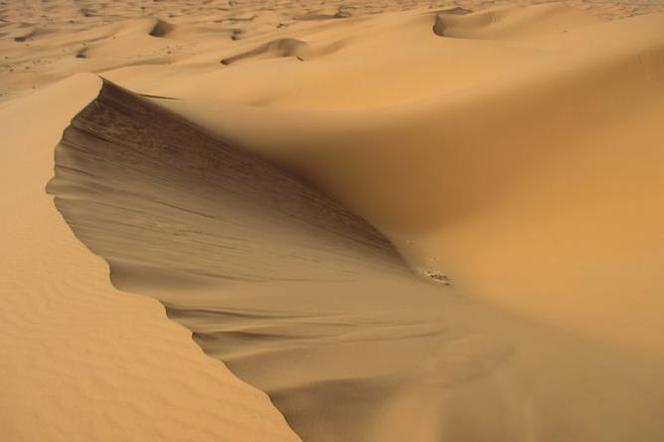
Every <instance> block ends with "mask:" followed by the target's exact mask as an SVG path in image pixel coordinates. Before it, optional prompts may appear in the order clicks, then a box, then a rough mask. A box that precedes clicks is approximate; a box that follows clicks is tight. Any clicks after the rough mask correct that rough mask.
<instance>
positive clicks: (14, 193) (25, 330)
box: [0, 75, 299, 441]
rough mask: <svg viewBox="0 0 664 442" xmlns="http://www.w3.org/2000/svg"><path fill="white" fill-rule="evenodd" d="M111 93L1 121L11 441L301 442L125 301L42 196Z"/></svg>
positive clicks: (74, 90)
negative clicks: (62, 148)
mask: <svg viewBox="0 0 664 442" xmlns="http://www.w3.org/2000/svg"><path fill="white" fill-rule="evenodd" d="M100 88H101V81H100V79H99V78H98V77H97V76H94V75H79V76H76V77H73V78H71V79H68V80H65V81H64V82H62V83H59V84H57V85H55V86H51V87H49V88H47V89H45V90H43V91H40V92H39V93H36V94H33V95H32V96H30V97H27V98H25V99H23V100H20V101H16V102H12V103H9V104H6V105H5V106H3V107H2V108H1V109H0V126H1V130H0V140H1V141H2V143H1V144H2V145H3V146H5V147H13V148H12V149H9V148H6V149H2V152H1V153H0V155H2V164H4V165H5V167H4V168H3V173H2V174H0V182H1V183H2V186H3V187H4V188H5V189H11V190H10V191H7V192H6V193H5V196H4V197H3V198H2V199H1V200H0V204H1V209H2V213H3V217H2V219H1V221H0V224H1V225H2V228H1V230H0V238H1V239H0V241H1V242H2V244H3V248H6V249H7V250H12V253H11V255H10V254H8V253H4V254H2V256H1V257H0V260H1V261H2V265H1V266H0V292H1V293H2V298H3V306H2V309H0V315H1V320H0V351H2V354H3V358H2V362H0V386H1V387H2V390H3V407H5V408H4V410H5V411H3V412H2V413H0V428H2V432H3V438H4V439H5V440H12V441H19V440H21V441H37V440H49V441H77V440H80V441H91V440H94V441H118V440H137V441H138V440H142V441H154V440H164V441H165V440H173V441H185V440H189V441H205V440H209V441H218V440H240V439H241V440H254V441H265V440H279V441H280V440H284V441H286V440H299V438H298V437H297V436H296V435H295V434H293V433H292V431H291V430H290V429H289V428H288V426H287V425H286V423H285V421H284V420H283V417H282V416H281V415H280V414H279V413H278V412H277V411H276V410H275V409H274V408H273V407H272V405H271V404H270V402H269V400H268V399H267V397H266V396H265V395H264V394H263V393H261V392H260V391H258V390H256V389H254V388H252V387H249V386H247V385H246V384H244V383H242V382H240V381H238V380H237V379H236V378H235V377H234V376H233V375H232V374H231V373H229V372H228V370H227V369H226V368H225V367H224V366H223V364H221V363H219V362H218V361H215V360H212V359H210V358H207V357H206V356H204V355H203V354H202V353H201V352H200V350H199V349H198V348H197V347H196V346H195V344H194V343H193V342H192V341H191V338H190V333H189V332H188V331H186V330H185V329H183V328H181V327H179V326H177V325H175V324H174V323H172V322H171V321H166V320H164V319H165V317H164V313H163V308H162V307H161V306H159V305H158V304H157V303H156V302H154V301H152V300H149V299H147V298H144V297H141V296H133V295H128V294H122V295H121V294H119V293H118V292H117V291H116V290H115V289H114V288H113V287H112V286H111V285H110V284H109V281H108V276H107V275H108V270H107V267H106V265H105V264H104V263H103V262H102V261H101V260H99V259H97V258H93V257H92V255H91V254H90V252H89V251H88V250H86V249H85V247H84V246H83V245H82V244H81V243H80V242H79V241H78V240H77V239H76V238H75V237H74V236H73V235H72V233H71V231H70V230H69V228H68V227H67V225H66V223H65V222H64V221H63V220H62V218H61V217H60V215H59V214H58V213H57V212H56V211H55V210H53V205H52V201H51V198H50V197H49V196H48V195H46V194H45V193H44V185H45V183H46V182H47V181H48V180H49V179H50V178H51V176H52V173H53V172H52V170H53V169H52V168H53V150H52V146H53V145H54V144H55V143H56V142H57V140H58V139H59V137H60V136H61V131H62V128H63V127H65V126H66V125H67V124H68V123H69V120H70V119H71V118H72V117H73V116H74V114H75V113H77V112H78V111H79V110H80V109H81V108H83V107H84V106H85V105H87V104H88V102H90V101H91V100H93V99H94V98H95V96H96V95H97V93H98V91H99V90H100Z"/></svg>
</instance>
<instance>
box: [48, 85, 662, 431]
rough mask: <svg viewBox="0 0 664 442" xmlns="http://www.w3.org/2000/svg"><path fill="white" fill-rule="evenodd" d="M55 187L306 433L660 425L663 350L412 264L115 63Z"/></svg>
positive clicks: (85, 114)
mask: <svg viewBox="0 0 664 442" xmlns="http://www.w3.org/2000/svg"><path fill="white" fill-rule="evenodd" d="M169 102H171V101H169ZM48 191H49V192H50V193H51V194H53V195H54V196H55V204H56V206H57V208H58V210H60V212H61V213H62V214H63V216H64V218H65V219H66V220H67V222H68V223H69V225H70V227H71V228H72V230H73V231H74V233H75V234H76V235H77V237H78V238H79V239H81V240H82V241H83V242H84V243H85V244H86V245H87V246H88V247H90V249H91V250H92V251H94V252H95V253H97V254H99V255H100V256H102V257H104V258H105V259H106V260H107V261H108V262H109V264H110V268H111V279H112V281H113V283H114V284H115V285H116V286H117V287H118V288H120V289H122V290H125V291H131V292H138V293H143V294H148V295H150V296H153V297H155V298H156V299H158V300H159V301H160V302H161V303H162V304H163V305H164V306H165V307H166V310H167V313H168V315H169V317H170V318H171V319H173V320H176V321H178V322H179V323H181V324H182V325H184V326H185V327H187V328H188V329H189V330H191V331H192V333H193V338H194V340H195V341H196V342H197V343H198V344H199V345H200V346H201V348H202V349H203V350H204V351H205V352H206V353H207V354H208V355H210V356H212V357H215V358H218V359H220V360H222V361H224V362H225V363H226V364H227V365H228V366H229V368H231V370H232V371H233V372H234V373H236V374H237V375H239V376H240V377H241V378H243V379H244V380H246V381H248V382H250V383H251V384H253V385H255V386H257V387H259V388H260V389H262V390H263V391H265V392H266V393H268V395H269V396H270V398H271V399H272V401H273V402H274V404H275V405H276V406H277V407H278V409H279V410H280V411H281V412H282V413H283V414H284V415H285V417H286V419H287V421H288V422H289V424H290V425H291V426H292V427H293V428H294V429H295V431H296V432H297V433H298V434H299V435H300V436H302V437H303V438H304V440H307V441H338V440H345V441H375V440H381V441H402V440H405V439H407V438H413V439H415V440H418V441H423V442H429V441H431V442H434V441H441V440H454V441H469V442H470V441H473V442H479V441H487V442H488V441H491V442H495V441H505V442H508V441H510V442H512V441H527V440H538V441H557V440H560V437H561V436H560V435H561V434H563V437H564V438H565V440H569V441H579V442H581V441H588V440H602V441H615V442H622V441H625V440H635V439H646V440H657V439H658V438H660V437H662V436H663V435H664V424H662V421H661V419H659V417H660V416H661V415H662V413H664V386H663V385H662V383H661V382H659V381H658V373H661V370H662V369H663V364H662V361H661V359H658V358H655V357H652V356H650V355H646V354H641V353H639V352H632V351H628V350H625V349H619V348H614V347H611V346H606V345H601V344H598V343H597V342H593V341H590V340H586V339H582V338H579V337H577V336H574V335H569V334H567V333H565V332H562V331H559V330H555V329H550V328H547V327H544V326H541V325H537V324H534V323H532V322H529V321H525V320H522V319H519V318H517V317H513V316H510V315H508V314H506V313H503V312H500V311H497V310H493V309H490V308H487V307H483V306H481V305H478V304H475V303H474V302H472V301H470V300H469V298H468V297H467V296H465V295H466V293H464V291H463V290H461V289H457V288H454V287H446V286H443V285H439V284H434V283H429V282H425V281H422V280H421V279H419V278H416V277H414V276H413V275H411V274H410V273H409V272H408V271H407V270H406V267H405V266H404V265H403V264H402V262H401V260H400V258H399V257H398V254H397V253H396V252H395V251H394V249H393V247H392V246H391V244H390V243H389V242H388V241H387V240H386V239H385V238H384V237H383V236H381V235H380V234H379V233H377V232H376V230H375V229H373V228H372V227H371V226H369V225H368V224H367V223H366V222H365V221H363V220H362V219H361V218H358V217H356V216H354V215H351V214H350V213H348V212H347V211H346V210H345V209H344V208H342V207H341V206H340V205H338V204H337V203H334V202H332V201H331V200H330V199H328V198H326V197H324V196H322V195H321V194H320V193H319V192H317V191H315V190H312V189H311V188H310V187H308V186H306V185H305V184H303V183H302V182H301V181H299V180H297V179H295V178H292V177H291V176H290V175H288V174H286V173H285V172H282V171H281V170H280V169H278V168H276V167H275V166H272V165H270V164H269V163H267V162H265V161H264V160H262V159H260V158H258V157H257V156H255V155H254V154H249V153H246V152H244V151H242V150H241V149H237V148H234V147H232V146H231V145H229V144H228V143H225V142H222V141H220V140H219V139H216V138H213V137H211V136H209V135H207V134H205V133H204V132H203V131H201V130H200V129H198V128H197V127H196V126H195V125H194V124H193V123H192V122H189V121H187V120H184V119H182V118H181V117H178V116H176V115H174V114H172V113H170V112H169V111H167V110H165V109H162V108H161V107H159V106H157V105H155V104H153V103H151V102H150V101H148V100H147V99H145V98H141V97H139V96H137V95H134V94H132V93H130V92H127V91H125V90H123V89H121V88H119V87H117V86H115V85H113V84H111V83H109V82H105V83H104V85H103V87H102V88H101V91H100V93H99V95H98V97H97V98H96V99H94V100H93V101H92V102H91V103H90V104H89V105H88V106H86V107H85V108H84V109H83V110H82V111H81V112H80V113H79V114H78V115H77V116H76V117H75V118H74V119H73V120H72V123H71V125H70V126H69V127H68V128H67V129H66V130H65V132H64V134H63V137H62V140H61V141H60V144H59V145H58V146H57V148H56V166H55V177H54V178H53V179H52V180H51V182H50V183H49V185H48ZM472 422H482V425H471V423H472ZM588 423H596V424H592V425H589V424H588Z"/></svg>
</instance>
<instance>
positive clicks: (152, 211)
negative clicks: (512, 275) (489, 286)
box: [48, 82, 400, 281]
mask: <svg viewBox="0 0 664 442" xmlns="http://www.w3.org/2000/svg"><path fill="white" fill-rule="evenodd" d="M56 171H57V174H56V178H55V179H53V180H52V181H51V182H50V183H49V186H48V191H49V192H50V193H53V194H55V195H56V199H55V203H56V206H57V207H58V209H59V210H60V211H61V212H62V213H63V214H64V215H65V217H66V218H67V219H70V220H71V222H72V225H73V226H74V227H75V231H76V232H77V234H79V235H80V236H81V237H82V238H83V239H84V240H85V242H86V244H88V245H89V247H90V248H91V249H92V250H93V251H95V252H97V253H99V254H101V255H102V256H104V257H106V258H107V259H109V260H110V261H112V262H114V263H117V264H119V265H122V264H123V263H125V262H127V263H138V264H141V263H143V264H149V265H151V266H154V267H156V268H158V269H160V270H165V271H169V272H170V271H183V272H187V273H193V274H197V275H205V276H212V277H219V278H228V279H231V280H254V281H263V280H283V281H288V280H303V279H314V280H315V279H334V280H336V279H345V278H347V277H348V276H349V275H353V274H355V273H357V272H358V271H360V270H359V269H365V268H372V267H373V268H381V269H382V268H390V267H393V268H396V269H398V268H399V266H400V261H399V258H398V255H397V253H396V251H395V250H394V248H393V247H392V245H391V244H390V243H389V241H388V240H387V239H385V238H384V237H382V236H381V235H380V234H379V233H378V232H377V231H376V230H375V229H374V228H373V227H371V226H370V225H369V224H367V223H366V222H365V221H364V220H362V219H360V218H358V217H357V216H354V215H352V214H350V213H349V212H347V211H346V210H345V209H344V208H342V207H341V206H340V205H339V204H337V203H335V202H333V201H332V200H330V199H329V198H326V197H325V196H323V195H322V194H320V193H319V192H316V191H314V190H312V189H310V188H309V187H307V186H306V185H305V184H303V183H302V182H301V181H299V180H298V179H296V178H293V177H292V176H290V175H288V174H286V173H284V172H282V171H280V170H279V169H277V168H276V167H274V166H271V165H270V164H268V163H266V162H264V161H261V160H260V159H258V158H257V157H256V156H255V155H254V154H250V153H248V152H244V151H241V150H237V149H235V148H232V147H229V146H227V145H224V144H223V143H221V142H219V141H217V140H215V139H213V138H211V137H210V136H208V135H206V134H205V133H203V132H202V131H201V130H197V129H196V128H195V127H194V126H192V125H191V124H189V123H187V122H186V121H184V120H182V119H180V118H179V117H177V116H175V115H173V114H171V113H170V112H168V111H166V110H163V109H161V108H159V107H158V106H156V105H154V104H152V103H150V102H149V101H146V100H145V99H142V98H140V97H138V96H136V95H134V94H131V93H129V92H127V91H125V90H122V89H121V88H119V87H117V86H114V85H113V84H111V83H109V82H104V86H103V88H102V90H101V92H100V94H99V96H98V98H97V99H96V100H94V101H93V102H92V103H91V104H90V105H88V106H87V107H86V108H85V109H84V110H83V111H82V112H81V113H79V114H78V115H77V117H76V118H75V119H74V120H73V122H72V125H71V126H70V127H68V128H67V129H66V130H65V132H64V135H63V138H62V140H61V142H60V145H59V146H58V147H57V148H56ZM91 209H93V210H91ZM139 238H140V239H141V240H142V242H141V243H140V247H138V245H139V244H137V242H136V241H137V240H138V239H139ZM247 239H249V241H247ZM331 256H334V257H335V260H334V261H331V260H330V259H328V258H329V257H331ZM183 257H186V259H183ZM275 262H277V263H279V265H278V266H277V267H275V266H274V265H273V263H275Z"/></svg>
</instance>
